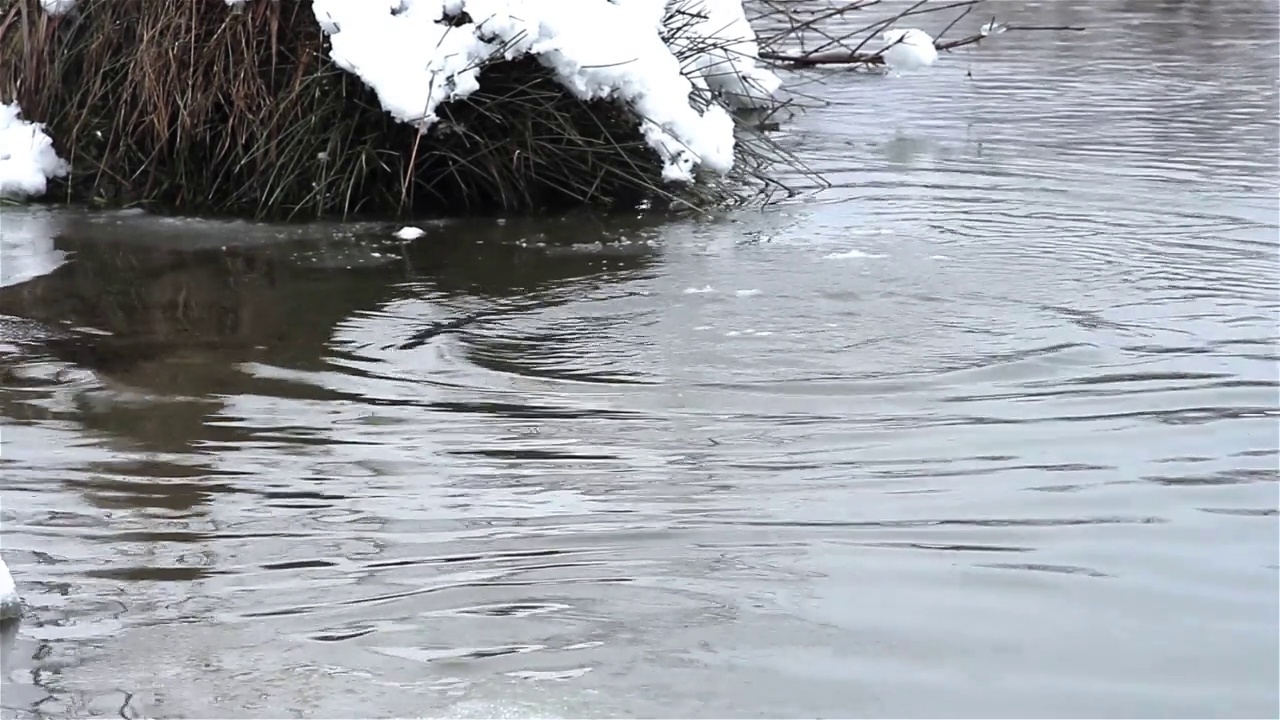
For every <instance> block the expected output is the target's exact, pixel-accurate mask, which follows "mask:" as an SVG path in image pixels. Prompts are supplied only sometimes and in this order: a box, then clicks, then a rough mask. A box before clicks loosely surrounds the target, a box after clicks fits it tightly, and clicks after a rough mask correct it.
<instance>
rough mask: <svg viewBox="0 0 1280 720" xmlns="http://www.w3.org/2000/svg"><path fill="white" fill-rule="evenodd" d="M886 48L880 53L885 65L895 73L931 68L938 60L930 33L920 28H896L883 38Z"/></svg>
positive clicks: (885, 33)
mask: <svg viewBox="0 0 1280 720" xmlns="http://www.w3.org/2000/svg"><path fill="white" fill-rule="evenodd" d="M881 40H883V41H884V43H885V47H884V49H883V50H881V51H880V54H881V56H882V57H883V58H884V64H885V65H887V66H888V67H889V69H890V70H893V71H895V72H903V71H907V72H910V71H912V70H920V69H922V68H926V67H929V66H930V65H932V64H933V63H934V61H935V60H937V59H938V49H937V48H936V47H934V45H933V38H932V37H931V36H930V35H929V33H927V32H925V31H923V30H920V29H919V28H894V29H892V30H886V31H885V32H884V35H882V36H881Z"/></svg>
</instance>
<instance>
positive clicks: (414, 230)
mask: <svg viewBox="0 0 1280 720" xmlns="http://www.w3.org/2000/svg"><path fill="white" fill-rule="evenodd" d="M426 234H427V231H426V230H423V229H422V228H420V227H414V226H412V225H405V226H404V227H402V228H400V229H399V230H397V231H396V233H395V235H396V237H397V238H399V239H401V240H417V239H418V238H420V237H422V236H423V235H426Z"/></svg>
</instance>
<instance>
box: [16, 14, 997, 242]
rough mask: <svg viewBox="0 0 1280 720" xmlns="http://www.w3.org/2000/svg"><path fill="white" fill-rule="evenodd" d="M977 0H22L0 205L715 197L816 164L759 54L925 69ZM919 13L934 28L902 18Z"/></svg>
mask: <svg viewBox="0 0 1280 720" xmlns="http://www.w3.org/2000/svg"><path fill="white" fill-rule="evenodd" d="M980 2H981V0H962V1H961V2H958V3H949V4H946V5H944V6H939V7H933V6H929V7H922V5H923V4H922V3H914V4H906V3H903V4H902V7H901V8H898V9H897V10H896V11H894V12H889V11H885V12H886V13H887V14H886V15H884V16H881V17H878V18H872V17H868V16H867V13H866V12H865V10H866V8H867V7H871V6H877V7H878V5H879V4H878V3H856V2H855V3H850V4H849V5H848V6H846V7H842V8H840V9H838V11H826V12H823V13H820V14H814V12H813V11H812V9H810V8H807V7H805V6H800V5H795V4H794V3H786V2H780V1H779V0H754V1H753V2H748V5H747V6H746V7H750V8H751V10H752V13H751V16H750V18H748V11H747V9H746V7H744V4H743V2H742V0H614V1H607V0H594V1H591V2H582V3H575V4H566V3H558V2H550V1H547V2H530V3H521V4H519V6H518V7H519V11H518V12H517V11H515V10H513V9H512V8H513V7H516V6H510V7H509V6H508V4H507V3H506V2H498V1H497V0H454V1H453V2H449V3H442V2H441V0H398V1H397V2H394V3H391V4H390V5H387V4H383V3H372V4H352V3H344V2H335V1H333V0H313V2H308V3H289V4H282V3H275V2H261V1H259V0H231V1H229V2H224V3H218V2H207V3H188V2H181V1H180V0H146V1H144V0H74V1H73V0H59V1H58V2H53V1H52V0H10V1H9V2H8V3H7V4H6V5H4V6H0V108H3V109H2V110H0V196H8V197H10V198H14V197H17V198H31V197H42V196H43V197H46V198H48V199H50V200H54V201H58V202H73V203H79V204H84V205H90V206H94V207H144V208H147V209H149V210H152V211H156V212H163V213H178V214H206V215H234V216H247V217H254V218H262V219H267V218H270V219H295V218H306V217H333V216H340V217H351V216H361V215H373V216H379V217H396V216H401V217H403V216H415V217H421V216H424V215H428V216H438V215H460V214H476V213H488V212H495V211H497V212H508V213H510V212H516V213H527V212H540V211H556V210H560V209H564V208H566V207H571V206H580V205H596V206H603V207H624V208H631V207H684V208H707V207H723V206H726V205H732V204H735V203H741V202H744V201H747V200H751V199H756V198H759V197H760V196H761V195H769V194H772V193H776V192H778V191H779V190H781V191H783V192H787V191H788V190H789V188H786V187H785V186H783V184H782V183H780V182H779V181H778V180H777V177H778V175H779V171H780V168H784V167H785V168H786V169H787V170H788V171H791V170H796V169H798V168H800V169H802V168H803V163H801V162H800V161H799V160H798V159H796V158H794V157H793V156H790V155H788V154H787V153H785V152H783V151H782V150H780V148H779V146H778V145H777V144H776V143H775V142H774V141H773V139H772V137H771V135H770V132H768V131H769V130H775V129H778V128H779V125H780V123H779V122H778V121H777V120H775V119H774V115H775V114H785V113H781V111H782V110H784V109H786V110H788V111H789V110H791V109H792V108H794V107H796V106H797V105H803V104H804V101H803V100H798V99H799V98H800V97H801V96H800V95H797V94H795V93H791V94H788V93H787V92H786V91H785V89H784V88H783V87H782V81H781V79H780V78H779V76H778V75H777V74H776V73H775V71H774V70H772V69H769V68H767V67H765V66H764V64H762V62H761V60H760V58H767V59H768V61H769V62H770V63H772V64H773V65H776V66H790V67H805V66H815V65H822V66H840V67H887V68H888V69H889V70H890V71H893V72H910V71H918V70H922V69H925V68H927V67H928V66H930V65H932V64H933V63H934V62H935V61H936V60H937V59H938V52H939V51H940V50H941V51H946V50H949V49H952V48H955V47H958V46H961V45H966V44H972V43H976V42H978V41H979V40H981V39H982V38H984V37H986V35H987V34H989V33H994V32H1002V31H1003V30H1004V29H1006V27H1005V26H997V25H996V24H995V23H994V22H991V23H988V24H987V25H985V26H983V27H982V28H981V29H980V30H978V31H977V32H976V34H972V35H969V36H966V37H964V38H962V39H960V40H950V41H944V40H943V39H942V35H943V34H945V33H946V32H947V31H948V30H950V29H951V28H952V27H954V26H956V24H957V22H959V21H960V20H962V19H964V17H965V15H966V14H967V13H968V12H969V11H970V10H972V9H973V8H974V7H976V6H977V5H979V4H980ZM891 6H893V4H889V5H886V7H891ZM942 11H951V13H952V15H954V17H950V16H946V13H945V12H942ZM957 13H958V14H957ZM926 15H927V16H928V17H929V18H936V19H937V20H938V22H937V23H935V24H936V25H938V26H939V27H941V30H940V31H939V30H937V29H936V28H935V30H934V32H936V33H938V37H933V36H931V35H930V34H929V33H927V32H924V31H923V30H920V29H918V28H912V27H905V26H903V25H902V23H903V22H907V21H908V20H910V21H912V22H914V21H919V20H920V17H919V16H926ZM948 17H950V19H948ZM853 18H858V19H862V18H866V19H869V20H872V21H871V22H870V23H869V24H866V25H856V24H855V25H853V26H852V27H851V28H850V27H846V23H847V21H848V20H849V19H853ZM756 27H759V28H761V30H760V33H759V35H757V31H756ZM832 33H836V34H835V35H832ZM811 36H812V37H811ZM813 37H819V38H828V39H827V40H825V41H824V42H819V43H817V45H816V46H815V45H814V40H813ZM815 47H816V49H814V48H815Z"/></svg>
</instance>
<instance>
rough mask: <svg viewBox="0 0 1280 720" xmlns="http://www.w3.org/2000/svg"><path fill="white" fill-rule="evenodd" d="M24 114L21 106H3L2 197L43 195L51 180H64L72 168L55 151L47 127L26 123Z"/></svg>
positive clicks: (0, 119)
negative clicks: (22, 116)
mask: <svg viewBox="0 0 1280 720" xmlns="http://www.w3.org/2000/svg"><path fill="white" fill-rule="evenodd" d="M21 114H22V108H20V107H18V104H17V103H13V104H10V105H4V104H0V197H7V198H17V199H25V198H29V197H36V196H39V195H43V194H44V192H45V190H46V189H47V187H48V185H47V182H46V181H47V180H48V179H49V178H54V177H63V176H64V175H66V174H67V171H68V170H69V169H70V167H69V166H68V165H67V162H66V161H65V160H63V159H62V158H60V157H58V153H57V151H56V150H54V149H53V140H52V139H50V138H49V136H48V135H46V134H45V132H44V125H43V124H41V123H32V122H27V121H26V120H22V119H21V118H20V117H19V116H20V115H21Z"/></svg>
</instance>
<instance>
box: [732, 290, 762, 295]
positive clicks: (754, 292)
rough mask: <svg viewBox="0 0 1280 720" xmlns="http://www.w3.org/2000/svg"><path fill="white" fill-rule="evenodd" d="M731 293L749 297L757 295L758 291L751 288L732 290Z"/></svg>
mask: <svg viewBox="0 0 1280 720" xmlns="http://www.w3.org/2000/svg"><path fill="white" fill-rule="evenodd" d="M733 294H734V295H737V296H738V297H751V296H752V295H759V294H760V291H759V290H756V289H754V288H753V289H751V290H734V291H733Z"/></svg>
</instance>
